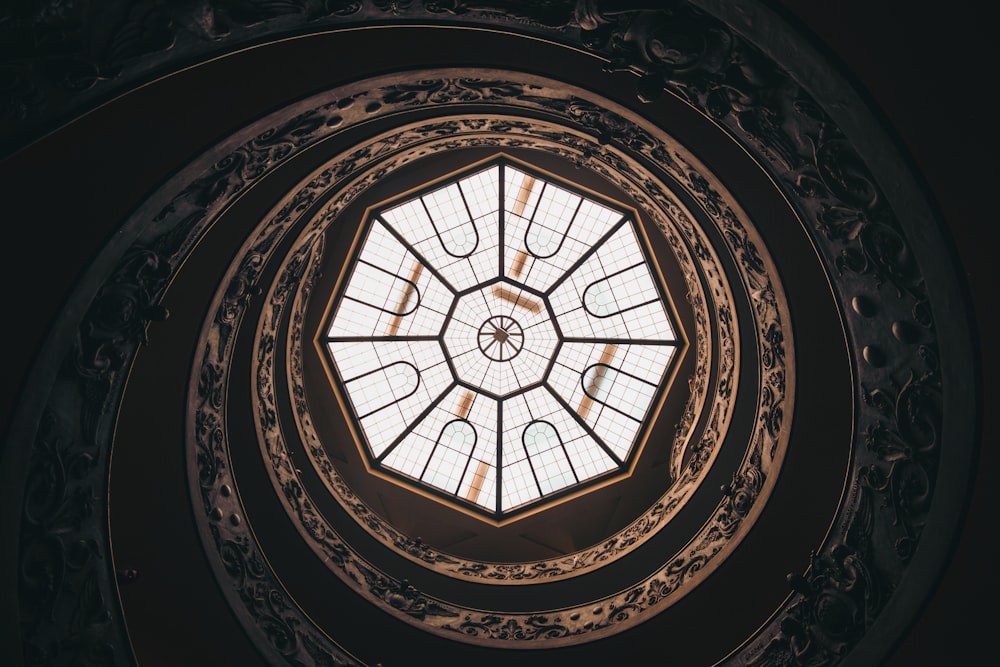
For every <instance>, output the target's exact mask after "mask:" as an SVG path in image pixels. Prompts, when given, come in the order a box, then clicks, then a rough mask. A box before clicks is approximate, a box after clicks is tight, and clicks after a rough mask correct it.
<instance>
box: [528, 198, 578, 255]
mask: <svg viewBox="0 0 1000 667" xmlns="http://www.w3.org/2000/svg"><path fill="white" fill-rule="evenodd" d="M582 205H583V199H581V198H580V197H578V196H576V195H573V194H571V193H568V192H566V191H565V190H562V189H560V188H554V187H549V186H548V185H547V184H546V186H545V188H544V189H543V191H542V196H541V198H540V202H539V209H543V210H544V211H545V212H540V211H539V210H537V209H536V211H535V215H534V216H532V218H531V222H530V223H528V229H527V230H525V232H524V247H525V248H527V249H528V252H529V253H531V255H532V256H533V257H535V258H537V259H548V258H549V257H552V256H553V255H555V254H556V253H558V252H559V250H560V248H562V245H563V243H564V242H565V241H566V235H567V234H568V233H569V230H570V228H571V227H572V226H573V222H574V221H575V220H576V215H577V213H578V212H579V211H580V206H582ZM553 209H554V210H553Z"/></svg>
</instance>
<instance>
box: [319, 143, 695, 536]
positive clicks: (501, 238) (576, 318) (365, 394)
mask: <svg viewBox="0 0 1000 667" xmlns="http://www.w3.org/2000/svg"><path fill="white" fill-rule="evenodd" d="M349 261H350V264H349V266H348V267H347V269H346V270H345V274H344V277H343V278H342V280H341V284H340V287H339V288H338V293H337V295H336V296H335V301H334V303H333V307H332V309H331V313H332V315H331V317H330V319H328V320H327V323H326V324H325V336H324V337H323V342H324V343H325V350H326V352H327V354H328V359H329V361H331V362H332V368H333V374H334V376H335V381H336V383H337V388H338V390H339V392H340V394H341V396H342V397H343V404H344V405H345V407H346V409H347V410H348V412H349V417H350V418H351V419H352V420H353V423H354V424H355V431H356V433H357V434H358V437H359V439H360V440H361V443H360V445H361V447H362V450H363V452H364V454H365V456H366V457H367V460H368V461H369V464H370V466H371V467H372V468H374V469H377V470H380V471H382V472H383V473H385V474H386V475H388V476H390V477H391V478H392V479H395V480H397V481H399V482H401V483H403V484H408V485H412V486H414V487H416V488H420V489H422V490H424V491H429V492H431V495H433V496H434V497H438V498H442V499H446V500H449V501H451V502H453V503H457V504H458V505H460V506H464V507H467V508H470V509H474V510H476V511H478V512H479V513H481V514H485V515H487V516H489V517H491V518H493V519H497V520H498V519H502V518H505V517H508V516H511V515H513V514H515V513H517V512H519V511H521V510H524V509H526V508H528V507H533V506H535V505H537V504H538V503H539V502H541V501H544V500H546V499H550V498H555V497H561V496H564V495H566V494H568V493H570V492H573V491H576V490H578V489H580V488H582V487H585V486H592V485H594V484H595V482H598V481H601V480H606V479H608V478H609V477H612V476H615V475H616V474H619V473H622V472H624V471H626V470H627V469H628V468H629V464H630V462H631V460H632V458H633V457H634V456H635V455H636V453H637V451H638V449H639V444H640V443H641V441H642V438H643V437H644V436H645V434H646V430H647V426H648V422H649V420H650V417H651V415H652V414H653V413H655V411H656V410H657V406H658V405H659V403H660V401H661V400H662V394H663V392H664V390H665V386H666V384H667V380H668V378H669V376H670V371H671V369H672V365H673V363H674V362H675V358H676V357H677V353H678V350H679V348H680V347H681V345H682V344H683V343H682V342H681V336H680V335H679V334H678V330H677V327H676V324H675V321H674V319H673V316H672V310H671V308H670V307H669V306H668V303H669V301H668V300H667V299H666V298H665V297H666V293H665V291H664V286H663V285H662V284H661V281H660V278H659V273H658V271H657V270H656V268H655V265H654V264H652V263H651V254H650V251H649V249H648V247H647V245H646V242H645V237H644V235H643V233H642V231H641V229H640V227H639V224H638V221H637V220H636V219H635V214H634V212H632V211H630V210H628V209H626V208H624V207H618V206H616V205H614V204H611V203H610V202H604V201H599V200H598V199H597V198H596V197H595V196H594V195H590V194H587V193H585V192H583V191H581V190H580V189H578V188H576V187H575V186H573V185H571V184H568V183H563V182H559V181H557V180H556V179H555V178H554V177H553V176H551V175H547V174H542V173H541V172H538V171H536V170H534V169H532V168H531V167H529V166H527V165H524V164H521V163H519V162H515V161H512V160H511V159H509V158H507V157H498V158H495V159H493V160H490V161H488V162H486V163H481V164H478V165H476V166H474V167H471V168H470V169H469V170H466V171H465V172H464V173H459V174H456V175H454V176H452V177H450V178H449V179H447V180H444V181H439V182H437V183H434V184H432V185H429V186H427V187H425V188H424V189H423V190H420V191H417V192H415V193H413V194H411V195H409V196H408V197H406V198H405V199H404V200H402V201H400V200H398V199H397V200H396V201H394V202H390V203H389V204H387V205H385V206H383V207H380V208H377V209H375V210H372V211H370V212H369V214H368V216H367V218H366V220H365V221H364V223H363V225H362V228H361V230H360V232H359V239H358V242H357V243H356V244H355V250H354V252H353V255H352V256H351V258H350V260H349Z"/></svg>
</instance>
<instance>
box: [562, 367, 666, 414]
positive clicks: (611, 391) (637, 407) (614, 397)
mask: <svg viewBox="0 0 1000 667" xmlns="http://www.w3.org/2000/svg"><path fill="white" fill-rule="evenodd" d="M580 383H581V384H582V385H583V393H584V394H586V396H587V397H588V398H590V399H591V400H593V401H594V402H595V403H600V404H601V405H604V406H607V407H608V408H611V409H612V410H614V411H615V412H618V413H620V414H623V415H625V416H626V417H629V418H630V419H634V420H636V421H641V420H642V418H643V416H644V415H645V413H646V409H647V408H648V407H649V405H650V403H651V402H652V400H653V397H654V395H655V393H656V384H654V383H652V382H648V381H646V380H643V379H642V378H640V377H637V376H635V375H632V374H631V373H625V372H623V371H621V370H619V369H617V368H614V367H613V366H609V365H608V364H601V363H598V364H593V365H591V366H588V367H587V369H586V370H584V372H583V373H582V374H581V375H580Z"/></svg>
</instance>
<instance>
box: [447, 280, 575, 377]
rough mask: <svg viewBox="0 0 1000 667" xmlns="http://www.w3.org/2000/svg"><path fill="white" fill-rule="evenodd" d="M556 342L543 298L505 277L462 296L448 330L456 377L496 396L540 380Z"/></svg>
mask: <svg viewBox="0 0 1000 667" xmlns="http://www.w3.org/2000/svg"><path fill="white" fill-rule="evenodd" d="M558 344H559V336H558V334H557V332H556V329H555V327H554V326H553V325H552V317H551V314H550V313H549V309H548V307H547V306H546V305H545V300H544V298H543V297H542V296H540V295H536V294H532V293H530V292H528V291H527V290H526V289H525V288H524V287H523V286H521V285H518V284H517V283H514V282H506V281H503V282H495V283H493V284H491V285H486V286H483V287H480V288H477V289H475V290H474V291H472V292H470V293H468V294H465V295H463V296H461V297H459V298H458V299H457V300H456V302H455V309H454V311H453V312H452V313H451V317H450V318H449V321H448V325H447V327H446V328H445V331H444V345H445V350H446V353H447V354H448V356H449V357H450V358H451V360H452V363H453V364H454V367H455V375H456V377H457V378H458V380H459V381H460V382H464V383H467V384H468V385H469V386H470V387H471V388H475V389H477V390H480V391H482V392H484V393H486V394H489V395H491V396H494V397H505V396H509V395H511V394H512V393H514V392H518V391H523V390H524V389H526V388H528V387H532V386H536V385H538V384H540V383H541V381H542V380H543V379H544V377H545V373H546V371H547V370H548V367H549V362H550V361H551V359H552V357H553V354H554V353H555V351H556V346H557V345H558Z"/></svg>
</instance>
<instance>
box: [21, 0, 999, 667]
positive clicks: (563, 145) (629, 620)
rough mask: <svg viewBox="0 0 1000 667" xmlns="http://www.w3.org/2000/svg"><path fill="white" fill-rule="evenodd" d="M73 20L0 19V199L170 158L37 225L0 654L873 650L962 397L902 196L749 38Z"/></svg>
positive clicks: (271, 16) (902, 608) (900, 617)
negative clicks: (45, 251)
mask: <svg viewBox="0 0 1000 667" xmlns="http://www.w3.org/2000/svg"><path fill="white" fill-rule="evenodd" d="M57 9H58V10H59V11H56V10H57ZM88 11H89V10H85V9H80V8H76V7H75V6H74V7H71V6H65V7H63V6H60V7H58V8H57V7H55V6H52V7H41V6H39V8H38V11H37V12H35V13H30V12H28V13H24V14H23V15H20V14H19V15H16V16H15V17H14V18H13V19H12V20H11V21H10V22H9V24H8V25H7V28H6V29H7V34H9V35H12V36H17V39H16V40H14V41H12V42H10V43H11V44H13V46H12V47H11V48H12V49H13V51H12V53H13V54H14V56H17V57H12V58H11V60H10V64H9V65H8V66H6V69H5V72H7V73H8V75H9V76H8V79H9V81H8V85H6V88H5V94H6V95H7V98H6V102H7V106H8V107H9V109H10V110H12V113H11V114H10V119H13V120H11V121H10V122H11V124H12V125H11V126H12V127H13V128H14V129H13V131H12V133H11V134H10V137H12V139H11V141H10V142H9V143H10V144H11V146H12V150H13V149H14V148H17V149H20V152H17V151H15V152H14V153H13V156H14V157H13V159H12V161H11V164H17V160H19V159H21V160H24V161H27V162H30V161H31V160H32V159H36V160H38V161H39V162H41V163H44V160H45V159H46V156H47V153H46V152H45V151H46V150H47V148H46V144H45V141H46V139H43V138H42V135H43V134H44V133H45V132H49V131H53V132H54V134H53V135H52V137H55V138H58V137H59V136H60V132H68V131H70V129H72V128H74V127H82V126H81V125H79V124H80V123H87V122H92V123H95V124H100V123H102V122H108V123H111V124H114V123H120V124H121V127H120V128H119V127H112V128H111V129H104V130H102V132H107V133H110V134H111V135H115V134H116V133H120V134H121V136H122V137H125V136H129V131H128V130H127V129H125V128H127V127H129V126H130V125H131V124H132V123H135V122H141V120H140V117H141V115H142V114H144V113H148V114H149V116H150V118H151V119H153V121H150V122H151V124H154V125H155V124H160V123H167V122H169V123H170V124H171V127H170V128H169V131H167V128H164V132H163V135H162V136H158V135H157V130H156V129H155V127H150V129H149V130H147V131H146V134H145V135H144V136H142V137H140V138H139V139H138V141H139V143H138V145H137V146H128V145H124V144H123V145H121V146H107V148H106V150H107V151H108V152H109V154H113V155H119V154H123V153H121V152H122V151H124V152H125V153H127V154H129V155H132V156H134V158H133V159H134V160H136V163H135V164H134V165H131V166H129V165H126V166H125V167H124V168H123V166H122V165H120V164H118V163H117V162H116V164H118V167H117V171H116V173H118V174H119V177H118V178H120V179H121V182H120V183H119V184H118V185H117V186H115V187H119V186H120V187H121V188H122V190H123V191H126V190H127V191H128V192H130V193H132V194H131V195H130V197H129V198H124V197H123V198H122V200H121V201H117V200H116V199H114V198H105V199H100V197H99V195H98V194H97V193H98V192H99V191H102V192H107V191H112V192H113V191H114V187H109V188H100V189H98V188H95V189H94V190H93V191H92V192H90V194H87V195H84V198H86V197H93V198H94V199H95V201H87V205H86V210H87V211H98V212H100V215H101V216H104V217H103V218H101V219H89V218H88V217H81V219H79V220H76V221H71V220H59V221H58V225H63V226H65V225H68V226H73V225H79V227H80V228H81V230H82V231H78V232H76V233H77V234H79V235H80V237H81V238H86V239H88V243H87V244H84V245H87V247H94V248H97V249H99V250H96V251H95V253H94V254H89V253H87V254H86V256H85V257H81V258H79V259H77V260H76V264H69V263H67V265H66V267H65V268H64V269H62V273H60V275H68V274H67V273H66V272H69V273H72V272H73V271H75V270H77V271H79V274H78V275H72V276H71V278H72V285H70V284H66V285H64V287H63V292H61V293H60V298H61V299H62V300H63V301H64V305H63V306H62V309H61V310H60V311H59V313H58V314H57V315H56V316H55V317H54V319H52V321H51V322H48V321H47V322H44V323H42V324H44V325H45V327H46V330H47V333H46V334H45V339H44V345H43V346H42V347H41V348H40V351H39V353H38V355H37V356H36V357H35V358H33V359H32V360H31V361H30V364H29V362H28V361H25V362H24V364H25V368H26V370H27V371H28V372H27V376H26V377H27V380H26V382H25V383H24V385H23V387H22V388H20V389H19V390H18V391H19V399H20V400H19V401H18V403H17V404H16V407H15V408H14V412H13V413H12V415H13V417H12V421H11V424H12V426H11V429H10V433H11V436H10V438H9V441H8V447H7V448H6V449H5V450H4V456H5V459H4V462H5V465H4V474H5V482H6V484H5V493H6V494H7V496H6V497H8V498H10V499H11V502H10V506H11V507H12V508H16V510H17V511H16V512H12V513H11V514H10V519H11V521H12V525H16V530H15V531H14V532H15V533H16V535H17V538H16V540H15V541H14V546H13V548H12V549H11V550H8V551H9V553H8V552H5V554H6V555H5V558H8V557H9V559H10V564H11V565H10V571H11V572H16V573H17V574H16V578H17V582H16V592H17V595H16V596H13V597H12V599H13V600H14V602H12V603H11V604H14V603H15V602H16V604H15V607H16V608H15V609H14V611H16V614H17V616H18V618H19V623H18V624H17V626H16V627H17V628H18V630H19V632H18V634H19V636H18V637H17V644H18V645H19V646H20V647H21V654H20V655H19V658H20V659H21V660H22V661H23V663H24V664H91V663H93V664H115V665H128V664H159V662H161V661H166V663H168V664H176V663H177V662H185V663H188V664H192V663H196V664H218V663H223V664H241V665H254V664H269V665H283V664H289V665H332V664H342V665H371V666H374V665H381V666H383V667H389V666H391V665H424V664H434V665H470V664H490V665H508V664H511V663H512V662H513V661H517V662H518V663H522V664H524V665H526V666H527V665H553V664H567V665H568V664H573V665H591V664H593V665H596V664H608V663H611V664H622V662H623V661H624V663H626V664H632V663H634V662H636V661H637V659H638V658H639V657H640V656H643V657H650V656H659V658H657V660H655V661H654V662H656V661H660V662H673V663H677V664H684V665H757V666H777V665H840V664H861V665H874V664H880V663H881V662H882V661H883V660H886V659H889V657H890V656H891V655H892V652H893V649H894V648H895V646H896V645H897V643H898V642H899V641H900V640H901V639H902V638H903V637H904V636H905V631H906V629H907V628H908V627H909V626H910V625H911V624H912V623H913V622H914V621H915V620H916V619H917V618H918V615H919V612H920V606H921V605H922V604H923V603H924V601H925V600H926V599H927V598H928V596H930V595H931V593H932V591H933V590H934V586H935V582H936V581H937V580H938V578H939V576H940V575H941V573H942V572H943V571H944V568H945V566H946V564H947V562H948V558H949V556H950V554H951V550H952V548H953V544H954V541H955V539H956V538H957V535H958V532H957V531H958V527H959V521H960V519H961V517H962V511H963V507H964V504H965V502H966V500H967V498H968V489H969V488H970V486H971V485H972V483H973V480H974V474H975V468H974V466H973V458H974V454H975V452H976V448H977V446H978V438H979V437H980V432H979V428H980V427H979V420H980V411H981V402H980V401H981V398H980V386H979V382H980V374H981V369H980V365H981V361H980V358H979V356H978V355H979V352H978V351H977V349H976V346H975V337H974V334H973V332H972V331H971V327H970V323H971V322H973V319H972V310H971V304H970V302H969V301H968V298H967V296H968V295H967V289H968V286H967V285H966V282H965V278H964V277H963V275H962V272H961V270H960V269H959V268H958V267H957V263H956V262H955V261H954V259H953V257H952V255H951V251H950V250H946V249H947V248H950V245H949V244H950V243H951V239H950V238H949V237H948V236H947V233H946V231H945V229H944V227H943V225H942V220H941V218H940V216H939V214H938V212H937V210H936V208H935V206H936V204H935V203H934V202H933V201H932V200H931V199H930V198H929V196H928V193H927V191H926V188H925V186H924V184H923V182H922V180H921V178H922V177H921V175H920V174H918V173H916V172H915V171H913V170H912V169H911V167H910V165H909V163H908V160H907V157H906V155H905V154H904V153H903V152H902V151H901V149H900V148H899V146H898V144H897V143H895V139H894V138H893V137H892V136H891V135H889V134H888V133H887V132H886V130H885V129H884V127H883V125H882V123H881V120H880V118H879V116H878V115H877V112H876V111H874V110H873V109H872V108H871V107H870V106H869V105H868V104H867V102H866V100H865V97H864V94H863V93H862V92H861V91H860V90H859V89H858V87H857V86H855V85H854V84H853V83H852V82H851V81H850V80H848V79H847V78H845V76H844V75H842V74H840V73H839V70H838V69H836V68H835V67H834V65H833V64H832V60H831V59H830V58H829V56H828V55H827V54H825V53H823V52H821V51H820V50H819V49H817V48H816V47H815V45H813V44H811V43H810V42H809V41H808V39H807V38H806V36H805V34H804V33H802V32H800V31H799V30H797V29H795V28H793V24H792V22H791V21H790V20H789V19H788V18H787V17H786V16H785V15H784V14H782V13H780V12H776V11H774V10H772V9H769V8H768V7H767V6H764V5H760V4H758V3H751V2H735V3H716V2H711V1H703V0H698V1H693V2H690V3H688V2H671V3H644V2H638V3H629V2H612V1H609V2H583V1H581V2H570V1H568V0H567V1H564V2H559V1H557V2H546V3H522V2H496V3H478V4H475V5H471V4H470V5H467V4H466V3H460V2H417V1H412V2H411V1H409V0H407V1H394V2H379V1H374V2H322V3H306V4H302V5H301V6H300V5H299V4H297V3H289V4H281V3H253V2H249V3H239V2H237V3H225V4H224V5H223V4H219V5H217V6H216V5H211V4H208V5H204V6H198V7H197V8H196V7H195V6H194V5H191V6H188V5H179V6H177V7H170V8H167V7H161V6H159V5H155V6H154V5H150V6H146V5H145V4H143V3H136V4H134V5H130V9H129V11H128V12H124V13H120V14H115V16H114V17H111V16H110V15H109V16H107V17H103V18H104V19H106V20H105V21H103V22H102V17H101V16H98V15H97V14H88V13H87V12H88ZM108 11H109V12H111V13H114V12H115V11H117V10H108ZM112 18H113V19H114V20H112ZM84 19H86V20H84ZM98 25H101V26H107V28H108V30H110V31H111V33H110V34H112V35H113V36H112V37H107V38H100V37H99V35H100V34H103V33H100V31H98V30H97V28H96V26H98ZM42 35H48V36H49V37H48V38H49V39H50V40H55V41H54V42H51V41H50V42H46V41H45V40H41V41H39V40H38V39H35V38H37V37H39V36H42ZM68 35H75V36H77V37H80V38H82V37H83V36H87V35H89V36H91V38H92V40H93V41H92V45H95V46H93V48H88V49H80V48H75V47H74V48H75V50H74V49H71V48H70V45H71V44H77V43H78V42H75V41H73V40H72V39H70V37H68ZM102 40H103V41H102ZM29 43H30V44H31V45H33V46H30V48H29V46H28V45H29ZM48 43H52V44H54V45H55V46H53V47H52V49H53V50H52V51H51V52H49V53H48V55H47V54H46V52H44V50H43V48H42V47H41V46H39V45H43V44H48ZM98 44H100V45H103V46H102V47H100V48H99V47H98V46H96V45H98ZM18 54H20V56H18ZM25 54H27V55H30V56H31V58H35V60H32V59H31V58H28V57H27V55H25ZM53 54H54V55H53ZM94 54H99V55H94ZM70 55H72V56H73V57H70ZM21 56H24V57H21ZM56 56H58V57H56ZM18 58H21V59H20V60H19V59H18ZM43 62H44V65H45V67H42V63H43ZM25 63H29V64H31V66H30V67H29V66H28V65H25ZM257 79H260V80H261V81H267V82H268V83H267V85H263V84H258V83H255V80H257ZM199 87H201V88H199ZM129 90H132V91H133V92H132V93H130V94H128V95H125V96H124V97H121V98H120V99H114V98H115V96H116V95H119V94H122V93H125V92H126V91H129ZM143 95H146V96H147V97H145V98H144V97H142V96H143ZM130 100H135V102H134V103H131V102H130ZM154 100H156V101H158V104H159V105H160V106H146V107H144V106H143V104H147V105H148V104H150V103H151V102H152V101H154ZM168 102H169V104H167V103H168ZM102 105H103V106H102ZM75 116H82V117H81V119H80V120H78V121H76V123H75V124H73V125H70V126H69V128H68V129H63V130H57V128H58V127H59V125H60V123H62V122H63V121H65V120H67V119H69V118H72V117H75ZM143 127H145V125H143ZM19 139H20V140H23V141H21V142H19V141H18V140H19ZM32 140H37V141H38V142H39V143H38V144H36V145H31V142H32ZM51 140H52V141H55V139H51ZM19 143H23V145H18V144H19ZM125 143H127V142H125ZM58 145H59V146H61V147H62V150H63V153H62V154H61V159H64V160H67V161H69V162H70V163H72V164H74V165H76V166H77V168H78V169H81V170H85V169H86V168H87V165H86V159H85V157H84V156H79V155H75V154H73V152H72V148H71V146H70V145H69V143H64V144H58ZM25 156H26V157H25ZM33 156H37V158H33ZM154 164H159V165H160V166H159V167H151V166H150V165H154ZM81 178H83V175H82V173H81ZM13 182H17V181H16V179H14V181H13ZM98 199H100V201H96V200H98ZM38 205H39V206H43V205H44V204H43V203H39V204H38ZM60 206H63V207H67V205H63V204H60ZM68 208H72V206H68ZM51 222H52V223H53V224H52V226H53V227H56V228H58V226H57V225H55V224H54V223H55V221H51ZM38 233H39V234H41V233H42V232H38ZM71 252H72V251H67V253H69V254H71ZM81 254H84V253H81ZM39 326H41V324H39Z"/></svg>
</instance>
